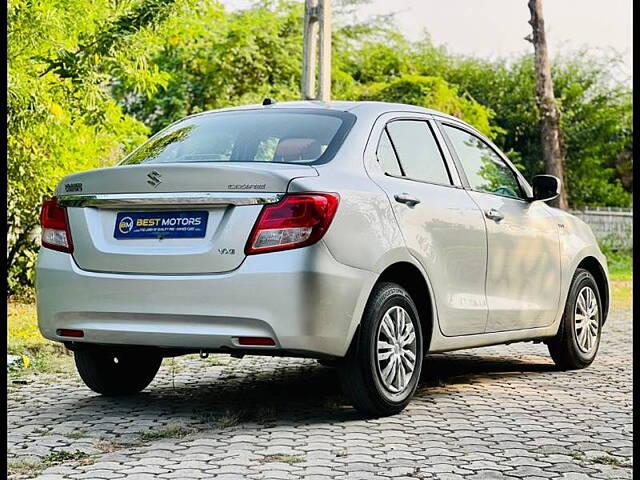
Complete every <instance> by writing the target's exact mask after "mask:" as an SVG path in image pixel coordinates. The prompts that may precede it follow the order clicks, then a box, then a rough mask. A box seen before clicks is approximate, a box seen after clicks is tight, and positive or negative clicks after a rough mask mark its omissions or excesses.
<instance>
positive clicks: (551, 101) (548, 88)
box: [525, 0, 569, 210]
mask: <svg viewBox="0 0 640 480" xmlns="http://www.w3.org/2000/svg"><path fill="white" fill-rule="evenodd" d="M529 11H530V13H531V20H529V24H530V25H531V27H532V29H533V32H532V35H528V36H527V37H525V40H527V41H529V42H531V43H533V47H534V51H535V68H536V98H537V102H538V108H539V109H540V123H541V127H542V129H541V130H542V131H541V135H540V137H541V138H540V139H541V141H542V158H543V159H544V166H545V170H546V172H547V173H548V174H551V175H555V176H556V177H558V178H559V179H560V181H561V182H562V188H561V189H560V195H559V196H558V198H556V199H555V200H553V202H552V204H553V206H554V207H559V208H561V209H563V210H567V209H568V208H569V202H568V199H567V183H566V182H565V176H564V153H563V152H562V148H561V146H560V141H561V140H560V135H561V132H560V112H559V111H558V106H557V104H556V98H555V96H554V94H553V79H552V78H551V64H550V63H549V55H548V53H547V39H546V36H545V31H544V17H543V15H542V0H529Z"/></svg>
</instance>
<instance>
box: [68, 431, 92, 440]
mask: <svg viewBox="0 0 640 480" xmlns="http://www.w3.org/2000/svg"><path fill="white" fill-rule="evenodd" d="M64 436H65V437H67V438H72V439H74V440H77V439H78V438H84V437H86V436H87V432H85V431H84V430H82V429H80V430H74V431H73V432H69V433H65V434H64Z"/></svg>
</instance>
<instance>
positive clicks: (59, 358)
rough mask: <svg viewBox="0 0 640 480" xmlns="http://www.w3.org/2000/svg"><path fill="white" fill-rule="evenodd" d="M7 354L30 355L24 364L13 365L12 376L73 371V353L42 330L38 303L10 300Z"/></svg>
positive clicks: (8, 304)
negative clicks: (38, 317)
mask: <svg viewBox="0 0 640 480" xmlns="http://www.w3.org/2000/svg"><path fill="white" fill-rule="evenodd" d="M7 313H8V315H7V353H9V354H10V355H19V356H25V357H27V359H28V360H27V362H26V363H24V362H21V365H22V366H21V367H19V368H12V369H11V370H10V371H9V373H10V375H11V376H12V377H16V376H21V375H24V374H25V373H27V372H37V373H69V372H72V371H73V355H72V354H71V353H70V352H68V351H67V350H66V349H65V348H64V345H62V344H61V343H59V342H52V341H51V340H47V339H46V338H44V337H43V336H42V335H41V334H40V330H38V319H37V313H36V306H35V304H25V303H13V302H10V303H7Z"/></svg>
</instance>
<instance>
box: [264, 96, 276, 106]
mask: <svg viewBox="0 0 640 480" xmlns="http://www.w3.org/2000/svg"><path fill="white" fill-rule="evenodd" d="M274 103H278V102H276V101H275V100H274V99H273V98H271V97H267V98H265V99H264V100H263V101H262V105H273V104H274Z"/></svg>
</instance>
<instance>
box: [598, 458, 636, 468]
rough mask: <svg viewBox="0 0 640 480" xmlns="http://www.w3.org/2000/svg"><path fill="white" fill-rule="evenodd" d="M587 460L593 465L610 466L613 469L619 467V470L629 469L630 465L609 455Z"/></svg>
mask: <svg viewBox="0 0 640 480" xmlns="http://www.w3.org/2000/svg"><path fill="white" fill-rule="evenodd" d="M589 460H591V461H592V462H593V463H599V464H601V465H611V466H614V467H621V468H631V467H632V465H631V464H630V463H628V462H625V461H624V460H620V459H619V458H616V457H612V456H610V455H602V456H600V457H593V458H590V459H589Z"/></svg>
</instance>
